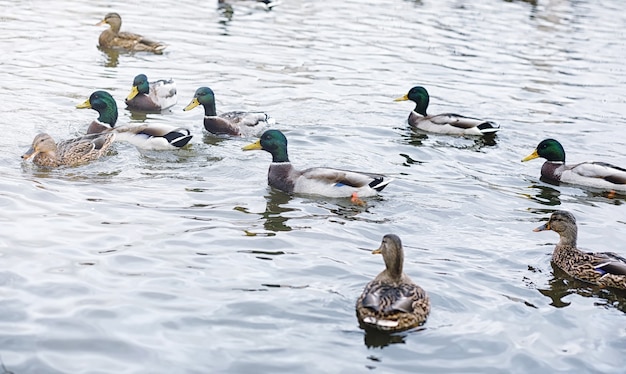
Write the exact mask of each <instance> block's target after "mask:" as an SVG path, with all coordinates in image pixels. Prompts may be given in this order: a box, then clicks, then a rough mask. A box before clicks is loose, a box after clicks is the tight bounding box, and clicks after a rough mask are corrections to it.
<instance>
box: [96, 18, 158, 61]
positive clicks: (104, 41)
mask: <svg viewBox="0 0 626 374" xmlns="http://www.w3.org/2000/svg"><path fill="white" fill-rule="evenodd" d="M104 24H108V25H109V26H111V27H109V28H108V29H106V30H104V31H103V32H102V33H101V34H100V37H99V38H98V43H99V44H100V47H102V48H120V49H126V50H129V51H145V52H153V53H157V54H161V53H163V49H165V47H166V46H165V45H164V44H163V43H160V42H155V41H153V40H149V39H146V38H144V37H143V36H141V35H139V34H133V33H130V32H120V28H121V27H122V17H120V15H119V14H117V13H109V14H107V15H106V16H104V19H103V20H102V21H100V22H99V23H98V26H101V25H104Z"/></svg>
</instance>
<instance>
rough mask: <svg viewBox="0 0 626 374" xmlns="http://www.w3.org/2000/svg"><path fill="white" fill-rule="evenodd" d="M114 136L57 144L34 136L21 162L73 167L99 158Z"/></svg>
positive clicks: (43, 134) (45, 138)
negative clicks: (30, 159) (30, 160)
mask: <svg viewBox="0 0 626 374" xmlns="http://www.w3.org/2000/svg"><path fill="white" fill-rule="evenodd" d="M114 138H115V134H113V133H107V134H91V135H84V136H81V137H78V138H74V139H69V140H64V141H61V142H59V143H58V144H57V143H56V142H55V141H54V139H52V137H51V136H50V135H48V134H45V133H42V134H39V135H37V136H35V139H34V140H33V144H32V145H31V147H30V148H29V149H28V151H26V153H24V154H23V155H22V159H23V160H28V159H29V158H32V159H33V163H34V164H36V165H39V166H44V167H58V166H75V165H78V164H82V163H85V162H89V161H93V160H96V159H98V158H100V157H101V156H102V155H104V154H105V153H106V151H107V150H108V149H109V147H110V146H111V143H113V139H114Z"/></svg>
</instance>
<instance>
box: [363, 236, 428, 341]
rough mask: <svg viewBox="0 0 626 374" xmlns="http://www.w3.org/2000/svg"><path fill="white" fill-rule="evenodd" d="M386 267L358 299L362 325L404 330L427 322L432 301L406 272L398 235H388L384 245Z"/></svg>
mask: <svg viewBox="0 0 626 374" xmlns="http://www.w3.org/2000/svg"><path fill="white" fill-rule="evenodd" d="M372 253H374V254H378V253H382V255H383V260H385V270H383V271H382V272H381V273H380V274H378V275H377V276H376V278H374V280H372V281H371V282H369V283H368V284H367V285H366V286H365V289H364V290H363V293H362V294H361V296H360V297H359V298H358V300H357V302H356V314H357V318H358V320H359V323H360V324H361V326H363V327H366V328H373V329H377V330H382V331H389V332H393V331H403V330H407V329H410V328H413V327H416V326H419V325H420V324H422V323H424V321H426V318H427V317H428V313H430V300H429V298H428V295H427V294H426V291H424V290H423V289H422V288H421V287H420V286H418V285H417V284H415V283H413V281H412V280H411V278H409V276H408V275H406V274H405V273H404V272H403V271H402V267H403V264H404V251H403V249H402V242H401V241H400V238H399V237H398V236H397V235H394V234H387V235H385V236H384V237H383V240H382V243H381V244H380V247H379V248H378V249H376V250H374V251H373V252H372Z"/></svg>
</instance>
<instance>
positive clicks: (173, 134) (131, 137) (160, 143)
mask: <svg viewBox="0 0 626 374" xmlns="http://www.w3.org/2000/svg"><path fill="white" fill-rule="evenodd" d="M115 131H116V133H117V134H118V135H119V136H118V138H119V140H122V141H127V142H129V143H131V144H134V145H135V146H137V147H139V148H143V149H169V148H171V147H176V148H180V147H183V146H185V145H187V143H189V141H190V140H191V138H192V137H193V135H191V132H190V131H189V130H188V129H185V128H182V127H174V126H170V125H164V124H141V125H124V126H117V127H115Z"/></svg>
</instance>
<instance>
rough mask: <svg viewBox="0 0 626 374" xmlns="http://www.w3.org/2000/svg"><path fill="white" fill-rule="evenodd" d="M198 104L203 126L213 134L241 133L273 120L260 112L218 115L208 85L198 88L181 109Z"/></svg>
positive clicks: (190, 107)
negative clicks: (201, 113)
mask: <svg viewBox="0 0 626 374" xmlns="http://www.w3.org/2000/svg"><path fill="white" fill-rule="evenodd" d="M198 105H202V106H203V107H204V128H205V129H206V130H207V131H208V132H210V133H213V134H228V135H243V133H244V132H246V131H245V129H248V128H252V127H255V126H257V125H259V124H265V125H267V124H272V123H273V122H274V121H273V119H271V118H270V116H268V115H267V114H265V113H262V112H227V113H222V114H220V115H219V116H218V115H217V112H216V111H215V94H214V93H213V90H211V89H210V88H209V87H200V88H198V89H197V90H196V93H195V94H194V96H193V99H192V100H191V102H190V103H189V105H187V106H186V107H185V109H183V110H184V111H188V110H191V109H193V108H195V107H197V106H198Z"/></svg>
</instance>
